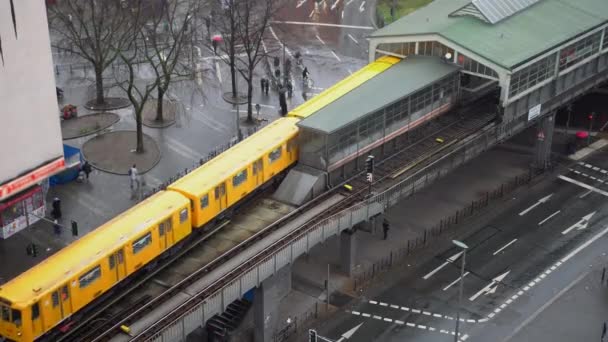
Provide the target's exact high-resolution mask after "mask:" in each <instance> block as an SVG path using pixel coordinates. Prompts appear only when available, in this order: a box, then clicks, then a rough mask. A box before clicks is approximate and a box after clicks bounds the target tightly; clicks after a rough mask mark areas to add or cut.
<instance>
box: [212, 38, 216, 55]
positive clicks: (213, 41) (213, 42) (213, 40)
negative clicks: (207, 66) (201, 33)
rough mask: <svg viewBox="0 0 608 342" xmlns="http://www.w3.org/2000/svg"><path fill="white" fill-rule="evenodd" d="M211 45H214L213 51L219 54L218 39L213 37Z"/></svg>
mask: <svg viewBox="0 0 608 342" xmlns="http://www.w3.org/2000/svg"><path fill="white" fill-rule="evenodd" d="M211 45H213V53H214V54H216V55H217V40H215V39H212V40H211Z"/></svg>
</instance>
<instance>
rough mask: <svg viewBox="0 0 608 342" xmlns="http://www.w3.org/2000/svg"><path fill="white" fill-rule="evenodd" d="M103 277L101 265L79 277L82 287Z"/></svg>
mask: <svg viewBox="0 0 608 342" xmlns="http://www.w3.org/2000/svg"><path fill="white" fill-rule="evenodd" d="M99 277H101V267H100V266H99V265H97V266H95V267H94V268H93V269H92V270H90V271H89V272H87V273H85V274H83V275H81V276H80V278H78V282H79V283H80V288H81V289H82V288H85V287H87V286H89V285H90V284H91V283H92V282H94V281H95V280H96V279H97V278H99Z"/></svg>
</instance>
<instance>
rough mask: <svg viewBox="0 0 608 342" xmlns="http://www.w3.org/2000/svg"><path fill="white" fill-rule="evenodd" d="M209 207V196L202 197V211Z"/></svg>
mask: <svg viewBox="0 0 608 342" xmlns="http://www.w3.org/2000/svg"><path fill="white" fill-rule="evenodd" d="M208 205H209V195H205V196H203V197H201V209H205V208H207V206H208Z"/></svg>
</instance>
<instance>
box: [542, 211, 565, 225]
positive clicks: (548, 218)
mask: <svg viewBox="0 0 608 342" xmlns="http://www.w3.org/2000/svg"><path fill="white" fill-rule="evenodd" d="M561 212H562V211H561V210H558V211H556V212H554V213H553V214H551V215H549V216H548V217H547V218H546V219H544V220H542V221H540V222H538V225H539V226H542V224H543V223H545V222H547V221H549V220H550V219H552V218H553V216H555V215H557V214H559V213H561Z"/></svg>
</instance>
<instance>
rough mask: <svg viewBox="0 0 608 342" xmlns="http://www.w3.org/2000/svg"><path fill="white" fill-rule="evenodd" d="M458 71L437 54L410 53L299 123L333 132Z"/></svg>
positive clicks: (327, 132)
mask: <svg viewBox="0 0 608 342" xmlns="http://www.w3.org/2000/svg"><path fill="white" fill-rule="evenodd" d="M457 70H458V67H457V66H455V65H453V64H449V63H444V62H442V61H441V60H440V59H439V58H438V57H426V56H408V57H407V58H405V59H404V60H402V61H401V62H399V63H397V64H395V65H393V66H392V67H391V68H389V69H388V70H387V71H385V72H383V73H381V74H379V75H378V76H375V77H374V78H371V79H370V80H368V81H367V82H365V83H363V84H362V85H360V86H359V87H357V88H355V89H353V90H351V91H350V92H348V93H347V94H345V95H344V96H342V97H340V98H339V99H337V100H335V101H334V102H332V103H330V104H328V105H327V106H325V107H323V108H321V109H320V110H318V111H317V112H316V113H314V114H312V115H311V116H309V117H307V118H306V119H304V120H302V121H300V122H299V123H298V126H300V127H302V128H304V129H313V130H316V131H319V132H323V133H326V134H331V133H333V132H335V131H337V130H338V129H340V128H342V127H344V126H346V125H348V124H350V123H353V122H355V121H357V120H360V119H362V118H363V117H365V116H366V115H368V114H371V113H373V112H375V111H377V110H379V109H381V108H384V107H386V106H388V105H389V104H391V103H393V102H395V101H397V100H399V99H401V98H403V97H405V96H408V95H410V94H412V93H413V92H415V91H416V90H419V89H422V88H424V87H426V86H428V85H429V84H432V83H434V82H436V81H438V80H440V79H442V78H444V77H445V76H447V75H449V74H451V73H453V72H456V71H457Z"/></svg>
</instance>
